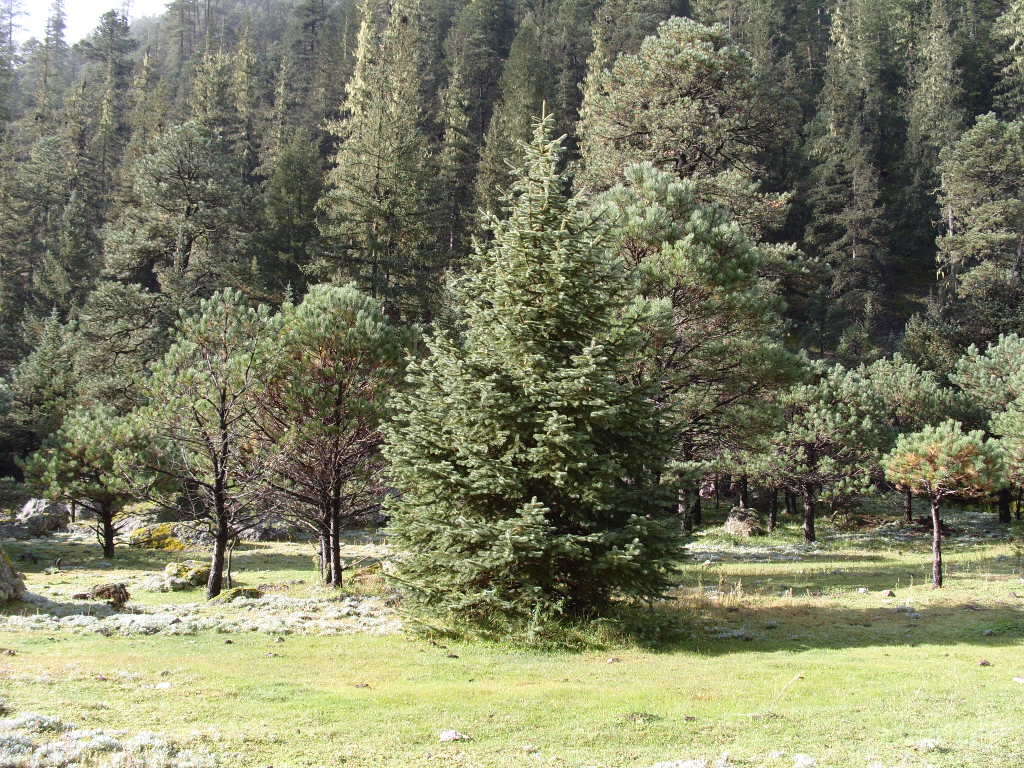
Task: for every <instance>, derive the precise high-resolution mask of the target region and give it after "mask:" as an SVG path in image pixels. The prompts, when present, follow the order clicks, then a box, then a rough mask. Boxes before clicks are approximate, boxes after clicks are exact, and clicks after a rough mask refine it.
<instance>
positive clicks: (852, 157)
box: [804, 0, 901, 343]
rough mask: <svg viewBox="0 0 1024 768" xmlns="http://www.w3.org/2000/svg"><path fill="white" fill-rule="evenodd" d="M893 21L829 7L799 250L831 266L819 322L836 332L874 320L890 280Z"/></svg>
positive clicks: (853, 2)
mask: <svg viewBox="0 0 1024 768" xmlns="http://www.w3.org/2000/svg"><path fill="white" fill-rule="evenodd" d="M894 21H895V19H894V15H893V13H892V12H891V9H890V8H889V7H888V6H887V5H886V4H883V3H873V2H865V0H846V1H845V2H843V3H840V4H839V5H838V6H837V7H836V9H835V11H834V14H833V18H832V29H831V35H832V48H831V50H830V51H829V57H828V65H827V68H826V71H825V83H824V86H823V89H822V91H821V94H820V96H819V103H818V114H817V115H816V117H815V120H814V122H813V124H812V126H811V128H810V134H811V135H810V139H809V145H808V152H809V155H810V157H811V159H812V161H813V162H814V169H813V171H812V174H811V187H810V190H809V192H808V198H809V202H810V205H811V216H810V221H809V223H808V226H807V230H806V232H805V234H804V248H805V249H806V251H807V253H808V254H809V255H811V256H813V257H816V258H818V259H820V260H822V261H823V262H825V263H827V264H828V265H829V266H830V267H831V274H832V279H831V285H829V286H823V287H822V291H823V294H824V295H823V297H822V301H821V306H822V313H821V316H820V317H819V320H818V322H819V323H820V325H821V326H822V327H829V328H832V329H838V330H840V331H841V330H843V329H845V328H851V327H854V326H853V324H854V323H855V322H856V321H858V320H859V321H861V322H862V323H865V324H869V323H868V322H867V321H870V320H872V319H873V318H870V317H869V315H868V314H867V313H866V312H865V309H866V308H869V307H870V308H872V309H874V310H877V309H879V308H880V302H882V300H883V299H884V297H885V296H886V295H887V288H888V286H889V285H890V284H891V282H892V280H893V278H892V269H893V266H894V265H893V263H892V261H891V257H890V253H891V252H890V247H889V245H890V237H891V225H892V221H891V215H890V213H889V211H888V210H887V206H886V200H885V193H886V190H885V189H884V188H883V184H882V172H883V170H884V169H885V168H887V167H891V166H893V165H894V163H895V161H896V158H898V155H892V154H891V153H892V151H893V149H894V147H897V148H898V147H899V146H900V145H901V142H900V140H899V136H898V133H897V131H898V128H897V126H895V125H893V124H892V120H893V116H894V115H895V114H897V110H896V105H895V103H894V97H895V93H896V91H897V87H896V86H897V82H896V79H897V77H898V62H896V61H895V60H894V58H893V45H894V42H893V39H894V33H893V26H894ZM876 330H877V329H874V328H869V329H868V331H869V333H871V332H874V331H876ZM830 341H831V342H832V343H835V342H837V341H841V340H840V339H839V338H836V336H833V338H832V339H830ZM847 343H849V340H848V341H847Z"/></svg>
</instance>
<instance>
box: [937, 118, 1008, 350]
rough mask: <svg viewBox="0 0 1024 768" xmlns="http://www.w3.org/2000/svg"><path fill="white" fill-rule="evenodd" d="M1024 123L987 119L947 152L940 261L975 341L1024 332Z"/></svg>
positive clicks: (942, 161) (942, 169)
mask: <svg viewBox="0 0 1024 768" xmlns="http://www.w3.org/2000/svg"><path fill="white" fill-rule="evenodd" d="M1022 141H1024V121H1022V120H1018V121H1014V122H1011V123H1005V122H1002V121H1000V120H998V119H997V118H996V116H995V115H994V114H991V113H990V114H987V115H981V116H980V117H978V119H977V122H976V123H975V125H974V126H973V127H972V128H970V129H969V130H968V131H967V132H966V133H964V135H963V137H962V138H961V139H960V140H959V141H958V142H957V143H955V144H954V145H952V146H950V147H947V148H946V149H944V150H943V151H942V153H941V154H940V164H939V172H940V174H941V178H942V188H941V190H940V192H939V205H940V207H941V209H942V212H943V218H944V224H945V228H944V230H945V231H944V233H943V234H942V235H941V236H940V237H939V239H938V254H937V256H936V261H937V262H938V267H939V277H940V279H941V280H942V282H943V284H944V287H945V289H946V297H947V298H946V303H947V304H951V303H953V301H954V299H953V298H952V297H953V296H954V295H956V297H957V300H956V307H955V310H956V313H957V315H958V317H959V319H960V322H961V323H962V324H963V326H965V329H966V331H967V336H968V337H969V341H971V342H975V343H978V344H985V343H987V342H989V341H993V340H995V338H996V337H997V336H998V335H999V334H1001V333H1011V332H1016V333H1021V332H1024V308H1022V306H1024V301H1022V300H1024V202H1022V201H1024V190H1022V188H1021V179H1022V178H1024V150H1022V148H1021V147H1022V144H1021V142H1022Z"/></svg>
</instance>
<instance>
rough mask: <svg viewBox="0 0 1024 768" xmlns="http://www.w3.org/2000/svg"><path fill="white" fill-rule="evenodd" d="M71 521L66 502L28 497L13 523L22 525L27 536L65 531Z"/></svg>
mask: <svg viewBox="0 0 1024 768" xmlns="http://www.w3.org/2000/svg"><path fill="white" fill-rule="evenodd" d="M70 522H71V511H70V510H69V509H68V506H67V504H61V503H59V502H54V501H47V500H46V499H29V500H28V501H27V502H25V506H23V507H22V508H21V512H19V513H18V516H17V517H16V518H15V525H19V526H22V527H24V529H25V532H26V533H27V534H28V535H29V536H46V535H48V534H51V533H53V532H54V531H66V530H67V529H68V523H70Z"/></svg>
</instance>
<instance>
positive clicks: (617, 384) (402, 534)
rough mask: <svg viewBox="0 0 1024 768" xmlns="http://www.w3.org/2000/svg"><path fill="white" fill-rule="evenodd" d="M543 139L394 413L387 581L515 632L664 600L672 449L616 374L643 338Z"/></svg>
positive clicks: (421, 600)
mask: <svg viewBox="0 0 1024 768" xmlns="http://www.w3.org/2000/svg"><path fill="white" fill-rule="evenodd" d="M552 122H553V121H552V120H551V119H550V118H548V119H545V120H543V121H541V122H540V123H538V125H537V128H536V131H535V135H534V139H533V141H532V143H531V144H530V145H529V147H528V148H527V149H526V159H525V161H524V162H523V164H522V165H521V166H520V168H519V169H518V170H517V172H516V176H515V181H514V184H513V187H512V190H511V192H510V194H509V195H508V197H507V205H508V218H507V219H505V220H504V221H497V220H493V219H492V220H491V221H490V224H489V228H490V230H491V232H492V234H493V239H492V240H491V241H489V242H487V243H486V244H485V243H480V244H478V245H477V247H476V249H475V250H474V253H473V255H472V257H471V260H470V266H469V269H468V270H467V273H466V275H465V276H464V277H463V278H462V279H461V280H460V281H459V282H458V284H457V286H456V288H455V294H456V296H457V306H458V314H459V317H460V320H459V321H458V325H459V327H460V333H459V334H458V335H457V336H455V335H452V334H449V333H447V332H445V331H437V332H436V333H435V334H434V335H433V336H432V337H431V338H430V339H429V340H428V342H427V347H428V350H429V354H428V356H427V357H426V358H425V359H424V360H423V361H422V362H419V363H414V364H413V365H412V367H411V375H410V378H409V383H410V385H411V389H410V391H409V392H407V393H404V394H400V395H398V396H397V397H396V399H395V402H394V408H395V417H394V420H393V421H392V422H391V424H390V425H389V427H388V428H387V440H388V444H387V448H386V455H387V457H388V459H389V461H390V462H391V474H392V477H393V478H394V483H395V484H396V486H397V487H398V488H399V490H400V494H399V495H396V496H395V497H393V498H392V499H391V500H389V505H388V506H389V509H390V511H391V514H392V531H393V534H394V537H395V542H396V546H397V548H398V550H399V551H400V552H401V556H400V558H399V563H400V565H399V571H398V574H397V576H396V578H397V579H398V580H399V581H400V583H402V584H403V585H404V587H405V588H406V589H407V590H408V594H409V595H410V598H411V599H412V600H413V601H414V602H415V603H416V604H417V605H419V606H421V607H422V608H423V609H425V610H429V611H432V612H435V613H438V614H443V615H446V616H448V617H449V618H455V619H457V620H460V621H471V622H478V623H482V624H492V625H493V624H498V623H501V622H502V621H504V620H511V621H513V622H526V621H529V620H531V617H532V618H533V619H537V618H538V617H549V616H552V615H555V614H562V613H564V614H567V615H575V616H588V615H593V614H595V613H600V612H604V611H607V610H608V609H609V608H610V605H611V600H612V599H613V597H614V596H616V595H620V594H621V595H628V596H636V597H650V596H653V595H656V594H658V593H659V592H660V591H661V590H662V589H663V588H664V586H665V583H666V582H665V575H666V573H667V569H668V560H669V558H670V557H671V553H672V550H673V547H674V536H673V535H672V532H671V527H670V526H669V525H668V524H667V521H666V520H665V519H664V516H665V506H666V505H665V501H664V499H665V495H664V493H663V492H662V489H661V486H660V485H659V477H660V473H661V469H662V467H663V465H664V461H665V457H666V455H667V445H666V441H665V437H664V436H663V434H662V432H661V429H660V425H659V423H658V416H657V413H656V411H655V410H654V408H653V405H652V403H651V401H650V397H649V393H648V392H647V391H646V389H645V388H644V387H642V386H638V385H637V384H635V383H634V382H633V381H632V380H631V378H630V376H629V375H628V371H630V370H631V368H632V366H633V365H634V364H635V363H636V362H637V355H638V354H639V353H640V348H641V345H642V339H640V338H639V337H638V335H637V333H636V331H635V327H634V322H635V314H634V307H632V306H631V303H630V288H629V284H628V281H627V280H626V278H625V276H624V275H623V271H622V265H621V263H620V262H619V261H618V260H616V259H614V258H612V257H611V255H610V254H609V249H608V244H607V242H606V239H605V237H606V235H605V233H604V231H603V225H601V224H600V223H597V222H595V221H594V219H593V218H592V217H591V216H590V215H588V214H587V213H585V212H584V211H583V210H581V209H580V207H579V206H578V204H577V203H576V202H575V201H573V200H572V199H570V198H567V197H566V191H565V190H566V186H567V179H566V177H565V175H564V174H562V173H559V171H558V166H559V163H560V159H561V158H560V155H561V154H562V151H563V150H562V147H561V142H560V141H559V140H551V139H550V138H549V136H550V130H551V127H552Z"/></svg>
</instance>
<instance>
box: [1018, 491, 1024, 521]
mask: <svg viewBox="0 0 1024 768" xmlns="http://www.w3.org/2000/svg"><path fill="white" fill-rule="evenodd" d="M1022 506H1024V488H1020V489H1018V490H1017V519H1018V520H1020V519H1021V514H1022V513H1024V510H1022V509H1021V507H1022Z"/></svg>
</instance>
